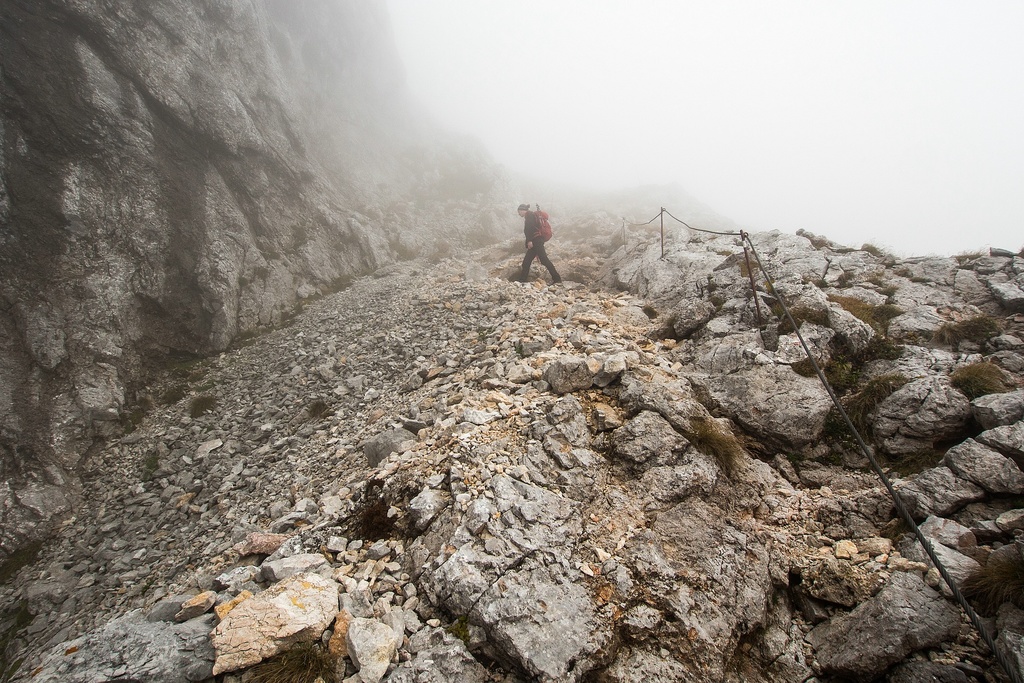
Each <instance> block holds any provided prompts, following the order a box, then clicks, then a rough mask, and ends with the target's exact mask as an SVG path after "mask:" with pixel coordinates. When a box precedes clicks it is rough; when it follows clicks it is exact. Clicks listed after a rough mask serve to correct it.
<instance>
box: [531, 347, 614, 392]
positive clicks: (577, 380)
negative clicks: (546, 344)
mask: <svg viewBox="0 0 1024 683" xmlns="http://www.w3.org/2000/svg"><path fill="white" fill-rule="evenodd" d="M600 370H601V365H600V364H599V363H598V362H597V361H592V360H591V359H588V358H580V357H578V356H561V357H560V358H557V359H556V360H554V361H552V362H551V363H548V365H546V366H545V367H544V381H545V382H547V383H548V384H549V385H551V390H552V391H554V392H555V393H556V394H567V393H569V392H572V391H580V390H582V389H589V388H590V387H591V386H593V384H594V378H595V377H596V376H597V374H598V372H600Z"/></svg>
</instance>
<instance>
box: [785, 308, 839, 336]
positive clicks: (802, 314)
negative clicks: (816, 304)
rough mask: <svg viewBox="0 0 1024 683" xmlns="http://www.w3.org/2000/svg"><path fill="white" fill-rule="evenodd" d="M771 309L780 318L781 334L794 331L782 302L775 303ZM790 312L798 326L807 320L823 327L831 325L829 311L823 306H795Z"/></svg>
mask: <svg viewBox="0 0 1024 683" xmlns="http://www.w3.org/2000/svg"><path fill="white" fill-rule="evenodd" d="M771 311H772V313H773V314H774V315H775V317H776V318H778V319H779V334H789V333H790V332H793V326H792V325H790V324H789V318H787V317H786V311H785V310H784V309H783V308H782V305H781V304H777V303H776V304H773V305H772V306H771ZM789 314H790V315H791V316H792V317H793V320H794V321H795V322H796V324H797V327H799V326H800V325H803V324H804V323H805V322H807V323H813V324H814V325H820V326H822V327H829V322H828V311H826V310H825V309H822V308H811V307H810V306H793V307H792V308H790V309H789Z"/></svg>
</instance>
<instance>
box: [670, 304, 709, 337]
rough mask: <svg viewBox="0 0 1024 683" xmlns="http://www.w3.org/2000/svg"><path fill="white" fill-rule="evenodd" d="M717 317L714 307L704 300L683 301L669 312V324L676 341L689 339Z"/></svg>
mask: <svg viewBox="0 0 1024 683" xmlns="http://www.w3.org/2000/svg"><path fill="white" fill-rule="evenodd" d="M714 315H715V307H714V305H713V304H712V303H711V302H709V301H705V300H703V299H681V300H680V301H679V302H677V303H676V305H675V306H673V307H672V309H671V310H670V311H669V312H668V324H669V325H670V326H671V327H672V333H673V334H674V335H675V338H676V339H689V338H690V337H691V336H693V334H694V333H695V332H696V331H697V330H699V329H700V328H702V327H704V325H706V324H707V323H708V321H710V320H711V319H712V318H713V317H714Z"/></svg>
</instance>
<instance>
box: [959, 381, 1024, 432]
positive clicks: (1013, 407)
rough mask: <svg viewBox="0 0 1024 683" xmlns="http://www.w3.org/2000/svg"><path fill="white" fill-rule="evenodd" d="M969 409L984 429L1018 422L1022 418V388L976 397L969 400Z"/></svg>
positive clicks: (1023, 406)
mask: <svg viewBox="0 0 1024 683" xmlns="http://www.w3.org/2000/svg"><path fill="white" fill-rule="evenodd" d="M971 411H972V412H973V413H974V418H975V419H976V420H977V421H978V423H979V424H980V425H981V426H982V427H983V428H984V429H994V428H996V427H1001V426H1003V425H1012V424H1013V423H1015V422H1020V421H1021V420H1022V419H1024V389H1018V390H1017V391H1011V392H1009V393H1005V394H988V395H987V396H981V397H979V398H976V399H974V400H973V401H971Z"/></svg>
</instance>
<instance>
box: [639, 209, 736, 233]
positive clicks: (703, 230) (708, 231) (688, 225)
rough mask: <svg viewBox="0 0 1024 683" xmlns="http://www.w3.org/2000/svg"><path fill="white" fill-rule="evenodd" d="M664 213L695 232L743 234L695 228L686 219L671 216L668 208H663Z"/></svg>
mask: <svg viewBox="0 0 1024 683" xmlns="http://www.w3.org/2000/svg"><path fill="white" fill-rule="evenodd" d="M665 213H667V214H668V215H669V217H670V218H672V219H673V220H674V221H676V222H677V223H682V224H683V225H685V226H686V227H688V228H689V229H690V230H696V231H697V232H706V233H710V234H712V235H730V236H732V237H741V236H742V235H743V232H742V231H740V232H721V231H719V230H706V229H704V228H695V227H693V226H692V225H690V224H689V223H687V222H686V221H681V220H679V219H678V218H676V217H675V216H673V215H672V212H671V211H669V210H668V209H666V210H665ZM652 220H653V219H652Z"/></svg>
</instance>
